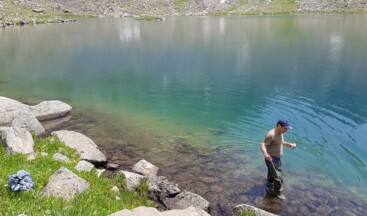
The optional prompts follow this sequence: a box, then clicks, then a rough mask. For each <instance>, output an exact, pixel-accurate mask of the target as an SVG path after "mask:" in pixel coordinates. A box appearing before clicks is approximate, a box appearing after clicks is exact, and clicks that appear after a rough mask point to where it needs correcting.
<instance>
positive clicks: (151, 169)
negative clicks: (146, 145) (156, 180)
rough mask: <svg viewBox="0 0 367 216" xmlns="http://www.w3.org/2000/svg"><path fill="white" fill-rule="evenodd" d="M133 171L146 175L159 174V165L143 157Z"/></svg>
mask: <svg viewBox="0 0 367 216" xmlns="http://www.w3.org/2000/svg"><path fill="white" fill-rule="evenodd" d="M133 171H134V172H136V173H139V174H142V175H144V176H157V172H158V167H156V166H154V165H153V164H151V163H149V162H148V161H146V160H144V159H143V160H140V161H139V162H138V163H136V164H135V165H134V167H133Z"/></svg>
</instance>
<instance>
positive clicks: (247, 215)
mask: <svg viewBox="0 0 367 216" xmlns="http://www.w3.org/2000/svg"><path fill="white" fill-rule="evenodd" d="M238 216H256V212H255V211H242V212H240V214H239V215H238Z"/></svg>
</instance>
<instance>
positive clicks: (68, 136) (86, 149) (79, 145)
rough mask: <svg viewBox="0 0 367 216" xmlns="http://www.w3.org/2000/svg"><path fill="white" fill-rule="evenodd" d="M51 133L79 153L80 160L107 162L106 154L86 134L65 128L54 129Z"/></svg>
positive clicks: (93, 162) (98, 162) (96, 162)
mask: <svg viewBox="0 0 367 216" xmlns="http://www.w3.org/2000/svg"><path fill="white" fill-rule="evenodd" d="M52 134H53V135H56V136H57V137H58V138H59V140H60V141H61V142H63V143H65V145H66V146H68V147H70V148H73V149H75V150H76V151H77V152H78V153H79V154H80V159H81V160H86V161H89V162H91V163H92V164H96V165H100V164H105V163H107V158H106V156H105V155H104V154H103V153H102V152H101V151H100V150H99V148H98V146H97V145H96V144H95V143H94V142H93V141H92V140H91V139H90V138H88V137H87V136H85V135H83V134H81V133H78V132H74V131H67V130H61V131H55V132H53V133H52Z"/></svg>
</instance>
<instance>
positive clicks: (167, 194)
mask: <svg viewBox="0 0 367 216" xmlns="http://www.w3.org/2000/svg"><path fill="white" fill-rule="evenodd" d="M148 185H149V188H148V195H149V197H150V198H151V199H153V200H155V201H158V202H162V201H163V200H164V199H165V198H171V197H174V196H176V195H177V194H179V193H180V192H181V190H180V188H178V185H177V184H173V183H171V182H169V181H168V180H167V179H166V178H165V177H164V176H158V177H155V176H150V177H149V179H148Z"/></svg>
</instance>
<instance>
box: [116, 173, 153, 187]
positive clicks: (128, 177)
mask: <svg viewBox="0 0 367 216" xmlns="http://www.w3.org/2000/svg"><path fill="white" fill-rule="evenodd" d="M119 173H122V174H124V176H125V180H124V181H125V182H126V187H127V189H129V190H133V189H136V188H138V187H139V185H140V183H141V181H142V180H144V179H146V177H144V176H142V175H139V174H136V173H132V172H128V171H123V170H121V171H119Z"/></svg>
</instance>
